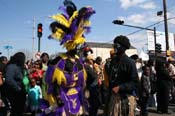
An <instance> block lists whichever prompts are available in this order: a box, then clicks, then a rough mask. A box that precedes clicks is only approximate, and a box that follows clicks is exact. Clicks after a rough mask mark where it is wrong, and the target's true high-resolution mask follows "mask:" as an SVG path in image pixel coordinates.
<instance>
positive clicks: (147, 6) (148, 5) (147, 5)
mask: <svg viewBox="0 0 175 116" xmlns="http://www.w3.org/2000/svg"><path fill="white" fill-rule="evenodd" d="M139 6H140V7H141V8H143V9H155V8H156V4H155V3H154V2H147V3H144V4H140V5H139Z"/></svg>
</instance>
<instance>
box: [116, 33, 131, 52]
mask: <svg viewBox="0 0 175 116" xmlns="http://www.w3.org/2000/svg"><path fill="white" fill-rule="evenodd" d="M113 42H114V44H116V43H118V44H120V45H122V46H123V47H125V48H126V49H129V48H130V41H129V39H128V38H127V37H126V36H123V35H120V36H117V37H115V39H114V41H113Z"/></svg>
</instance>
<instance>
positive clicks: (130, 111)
mask: <svg viewBox="0 0 175 116" xmlns="http://www.w3.org/2000/svg"><path fill="white" fill-rule="evenodd" d="M113 43H114V45H113V47H114V50H115V54H116V56H115V57H114V58H113V59H112V60H111V63H110V64H111V66H110V67H111V72H110V75H109V89H110V91H111V96H110V102H109V107H108V108H109V111H108V116H118V115H120V116H134V115H135V114H134V110H135V107H134V106H135V103H136V102H135V95H136V92H137V84H138V74H137V69H136V65H135V63H134V61H133V60H132V59H131V58H129V57H128V56H127V55H126V54H125V51H126V50H127V49H129V48H130V42H129V39H128V38H127V37H126V36H122V35H120V36H117V37H116V38H115V39H114V41H113ZM129 104H130V105H129Z"/></svg>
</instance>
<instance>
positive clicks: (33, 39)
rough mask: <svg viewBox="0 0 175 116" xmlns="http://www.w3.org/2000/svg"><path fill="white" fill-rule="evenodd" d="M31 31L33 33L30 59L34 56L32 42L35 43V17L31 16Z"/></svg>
mask: <svg viewBox="0 0 175 116" xmlns="http://www.w3.org/2000/svg"><path fill="white" fill-rule="evenodd" d="M32 33H33V37H32V59H33V56H34V45H35V44H34V43H35V17H34V18H33V28H32Z"/></svg>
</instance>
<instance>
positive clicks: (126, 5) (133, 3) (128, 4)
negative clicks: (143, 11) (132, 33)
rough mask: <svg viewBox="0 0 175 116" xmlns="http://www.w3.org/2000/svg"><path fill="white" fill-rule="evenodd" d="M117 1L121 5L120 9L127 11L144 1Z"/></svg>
mask: <svg viewBox="0 0 175 116" xmlns="http://www.w3.org/2000/svg"><path fill="white" fill-rule="evenodd" d="M119 1H120V3H121V7H122V8H124V9H127V8H129V7H132V6H137V5H138V4H141V3H143V2H145V1H146V0H119Z"/></svg>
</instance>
